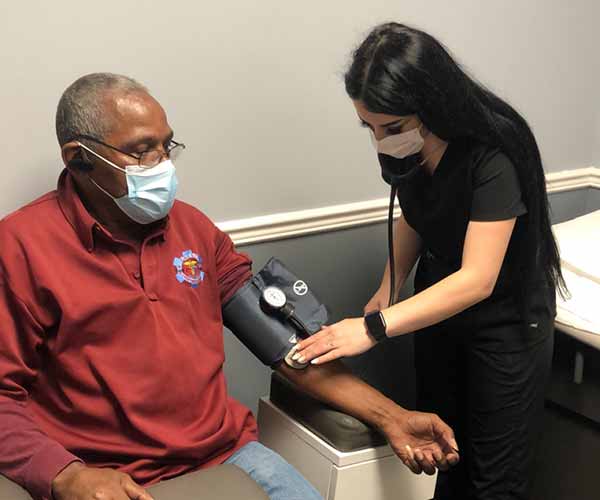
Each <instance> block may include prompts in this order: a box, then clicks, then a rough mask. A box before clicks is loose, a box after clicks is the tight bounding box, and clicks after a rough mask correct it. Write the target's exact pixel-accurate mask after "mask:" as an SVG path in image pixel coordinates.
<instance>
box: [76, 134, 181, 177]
mask: <svg viewBox="0 0 600 500" xmlns="http://www.w3.org/2000/svg"><path fill="white" fill-rule="evenodd" d="M76 139H85V140H88V141H92V142H95V143H96V144H101V145H102V146H104V147H107V148H109V149H112V150H113V151H117V152H119V153H121V154H124V155H126V156H130V157H131V158H133V159H135V160H136V161H137V164H138V166H139V167H140V168H143V169H146V170H147V169H150V168H154V167H156V165H158V164H159V163H160V162H162V161H163V159H164V158H169V159H170V160H171V161H175V160H176V159H177V158H178V157H179V155H180V154H181V152H182V151H183V150H184V149H185V144H183V143H182V142H176V141H174V140H172V139H171V141H170V142H169V144H168V145H167V146H166V147H165V149H148V150H147V151H144V152H143V153H127V152H126V151H123V150H121V149H119V148H117V147H115V146H111V145H110V144H106V143H105V142H102V141H101V140H99V139H96V138H95V137H92V136H90V135H78V136H77V137H76Z"/></svg>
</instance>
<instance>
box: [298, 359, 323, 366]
mask: <svg viewBox="0 0 600 500" xmlns="http://www.w3.org/2000/svg"><path fill="white" fill-rule="evenodd" d="M300 362H301V363H303V361H300ZM310 364H311V365H318V364H319V358H315V359H313V360H312V361H311V362H310Z"/></svg>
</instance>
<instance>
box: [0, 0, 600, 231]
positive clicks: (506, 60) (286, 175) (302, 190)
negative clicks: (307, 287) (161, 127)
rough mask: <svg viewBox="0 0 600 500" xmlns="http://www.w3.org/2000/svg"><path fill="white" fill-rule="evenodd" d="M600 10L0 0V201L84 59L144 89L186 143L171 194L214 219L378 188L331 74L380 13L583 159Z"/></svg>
mask: <svg viewBox="0 0 600 500" xmlns="http://www.w3.org/2000/svg"><path fill="white" fill-rule="evenodd" d="M598 11H599V7H598V2H594V1H590V0H571V1H569V2H563V1H558V0H527V1H522V0H505V1H502V2H482V1H481V0H454V1H452V2H449V1H447V0H429V1H427V2H422V1H416V2H415V1H410V2H409V1H403V0H369V1H368V2H367V1H361V2H356V1H354V2H353V1H344V0H332V1H327V2H324V1H322V0H304V1H302V2H282V1H280V0H261V1H256V2H248V1H244V0H221V1H219V2H206V1H192V0H187V1H186V0H172V1H170V2H168V3H165V2H162V1H158V0H145V1H144V2H141V1H139V0H103V1H102V2H101V3H99V4H97V5H96V4H90V3H86V2H81V1H80V0H55V1H53V2H48V1H45V0H29V1H23V2H8V1H4V2H0V47H1V48H0V60H1V62H2V75H3V78H2V82H1V83H0V105H1V108H2V111H3V116H4V117H5V119H4V120H2V121H1V122H0V135H1V136H2V137H3V144H2V158H3V161H4V165H5V168H3V169H2V186H3V191H2V196H1V197H0V216H2V215H4V214H6V213H7V212H9V211H12V210H14V209H15V208H16V207H18V206H20V205H22V204H23V203H25V202H27V201H29V200H31V199H32V198H34V197H36V196H38V195H39V194H41V193H44V192H46V191H48V190H50V189H52V188H53V187H54V186H55V183H56V177H57V173H58V170H59V169H60V168H61V165H60V160H59V155H58V150H57V146H56V143H55V138H54V135H53V119H54V110H55V106H56V103H57V101H58V98H59V96H60V94H61V92H62V91H63V90H64V88H65V87H66V86H67V85H68V84H69V83H71V82H72V81H73V80H74V79H75V78H77V77H78V76H80V75H82V74H84V73H88V72H92V71H114V72H122V73H127V74H130V75H132V76H134V77H136V78H138V79H140V80H141V81H142V82H144V83H146V84H147V85H148V86H149V87H150V88H151V89H152V90H153V91H154V93H155V94H156V96H157V97H158V98H159V99H160V100H161V102H162V103H163V104H164V106H165V108H166V110H167V112H168V114H169V117H170V120H171V122H172V125H173V126H174V128H175V130H176V133H177V137H178V138H179V139H181V140H183V141H185V142H186V143H187V144H188V146H189V147H188V150H187V151H186V154H185V156H184V157H183V158H182V159H181V161H180V164H179V166H180V170H179V175H180V179H181V197H182V198H183V199H185V200H186V201H189V202H191V203H192V204H195V205H197V206H199V207H201V208H203V209H204V210H205V211H206V212H207V214H208V215H210V216H211V217H212V218H213V219H214V220H217V221H225V220H229V219H237V218H243V217H249V216H254V215H263V214H270V213H278V212H283V211H290V210H296V209H305V208H315V207H319V206H327V205H331V204H338V203H349V202H353V201H362V200H369V199H373V198H379V197H383V196H385V194H386V190H385V187H384V185H383V184H382V183H381V182H380V181H379V179H378V176H377V175H374V173H375V172H376V170H377V165H376V162H375V158H374V155H373V152H372V150H371V146H370V144H369V140H368V138H367V133H366V132H365V131H364V130H361V129H359V127H357V119H356V117H355V115H354V111H353V109H352V106H351V105H350V103H349V102H348V99H347V98H346V96H345V95H344V91H343V88H342V83H341V78H340V75H341V73H342V71H343V68H344V66H345V64H346V61H347V58H348V55H349V53H350V51H351V49H352V48H353V47H354V46H355V45H356V43H357V42H358V41H359V40H360V39H361V38H362V37H363V35H364V33H365V32H366V31H367V30H368V29H369V28H370V27H372V26H373V25H374V24H375V23H377V22H380V21H385V20H391V19H394V20H401V21H405V22H408V23H412V24H414V25H417V26H420V27H422V28H424V29H426V30H428V31H430V32H431V33H434V34H435V35H437V36H438V37H439V38H440V39H441V40H442V41H443V42H445V43H446V44H447V45H448V46H449V47H450V48H451V49H452V50H453V52H454V53H455V54H456V56H457V57H458V59H459V60H460V61H462V62H463V63H464V64H465V66H466V68H467V69H469V70H471V71H472V72H473V73H474V74H475V75H477V77H478V78H479V79H481V80H482V81H483V82H484V83H486V84H488V85H489V86H490V87H492V88H493V89H494V90H496V91H497V92H499V93H500V94H501V95H503V96H505V97H507V98H508V99H509V100H510V101H511V102H512V103H513V104H514V105H515V106H516V107H517V108H518V109H520V110H521V111H522V112H523V113H524V115H525V116H526V117H527V119H528V120H529V121H530V123H531V124H532V126H533V128H534V129H535V132H536V134H537V137H538V139H539V142H540V146H541V149H542V152H543V155H544V158H545V160H546V164H547V168H548V170H549V171H554V170H564V169H570V168H577V167H584V166H589V165H590V164H592V160H593V158H592V156H593V155H592V152H593V151H594V150H595V149H596V150H598V149H597V148H596V146H594V143H595V141H596V139H597V137H598V134H597V132H598V129H597V128H596V126H597V124H599V123H600V117H598V107H597V106H596V105H595V104H593V103H597V92H598V88H599V85H598V83H599V78H598V71H597V69H596V68H595V67H594V66H593V62H595V61H597V57H596V48H597V47H596V38H595V37H596V36H597V35H596V33H597V24H596V23H597V19H598V18H599V17H600V16H599V14H600V13H599V12H598ZM598 148H600V146H598ZM596 159H598V157H597V158H596ZM290 186H293V187H294V189H290ZM225 190H227V193H228V195H227V197H226V199H225V196H224V192H225Z"/></svg>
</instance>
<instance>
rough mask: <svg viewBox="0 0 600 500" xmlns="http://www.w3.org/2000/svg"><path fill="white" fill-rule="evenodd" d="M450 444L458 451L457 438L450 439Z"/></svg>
mask: <svg viewBox="0 0 600 500" xmlns="http://www.w3.org/2000/svg"><path fill="white" fill-rule="evenodd" d="M450 444H451V445H452V446H453V448H454V451H458V443H457V442H456V439H453V440H452V441H450Z"/></svg>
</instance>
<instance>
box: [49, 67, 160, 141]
mask: <svg viewBox="0 0 600 500" xmlns="http://www.w3.org/2000/svg"><path fill="white" fill-rule="evenodd" d="M112 92H118V93H123V94H128V93H131V92H144V93H147V92H148V89H147V88H146V87H144V86H143V85H142V84H140V83H138V82H136V81H135V80H134V79H133V78H129V77H127V76H122V75H115V74H113V73H91V74H89V75H85V76H82V77H81V78H79V79H77V80H75V82H73V83H72V84H71V85H70V86H69V87H68V88H67V90H65V91H64V93H63V95H62V97H61V98H60V101H59V102H58V108H57V110H56V136H57V137H58V143H59V144H60V145H61V147H62V146H63V145H64V144H66V143H67V142H69V141H72V140H73V139H74V138H76V137H77V136H80V135H90V136H92V137H96V138H98V139H103V138H104V136H105V135H106V133H107V132H108V131H109V130H110V128H111V125H112V123H111V120H110V117H109V114H108V113H106V102H105V99H106V96H107V94H109V93H112Z"/></svg>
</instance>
